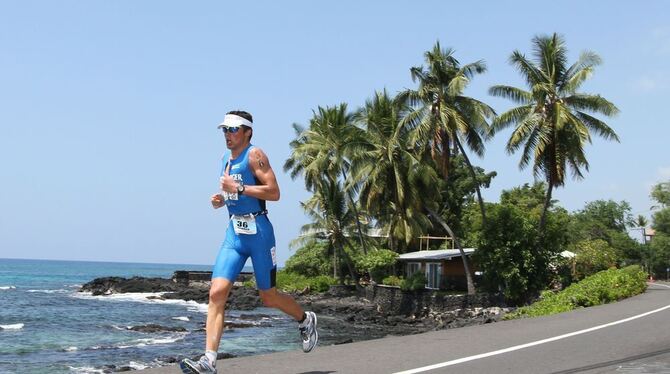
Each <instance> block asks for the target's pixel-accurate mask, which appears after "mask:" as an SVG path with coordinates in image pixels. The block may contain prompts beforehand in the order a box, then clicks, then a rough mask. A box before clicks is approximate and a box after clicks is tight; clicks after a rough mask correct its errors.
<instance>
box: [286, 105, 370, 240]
mask: <svg viewBox="0 0 670 374" xmlns="http://www.w3.org/2000/svg"><path fill="white" fill-rule="evenodd" d="M293 129H294V131H295V132H296V139H294V140H293V141H292V142H291V143H290V147H291V149H292V152H291V156H290V157H289V158H288V159H287V160H286V162H285V163H284V171H290V175H291V178H293V179H295V178H297V177H298V176H299V175H301V174H304V177H305V187H306V188H307V190H309V191H312V192H318V191H319V189H320V188H322V184H324V183H326V184H328V183H331V184H332V182H333V181H337V180H338V178H339V177H341V178H342V180H343V181H344V182H346V181H347V173H348V170H349V167H350V162H349V158H350V157H352V156H351V155H354V154H355V153H356V150H357V149H358V148H360V144H361V140H360V139H362V137H363V132H362V130H361V129H359V128H357V127H356V126H355V125H354V124H353V114H352V113H349V112H348V111H347V105H346V104H344V103H343V104H340V105H339V106H337V107H327V108H322V107H319V108H318V111H317V112H315V113H314V116H313V117H312V119H311V120H310V126H309V128H308V129H304V128H303V127H301V126H300V125H298V124H294V125H293ZM347 197H348V199H349V204H350V206H351V209H352V210H353V212H354V214H355V215H356V217H358V219H357V220H356V226H357V231H358V237H359V242H360V245H361V247H362V249H363V252H364V253H367V244H366V241H365V239H364V237H363V230H362V228H361V224H360V217H359V214H358V209H357V207H356V203H355V201H354V199H353V196H352V194H351V191H348V192H347Z"/></svg>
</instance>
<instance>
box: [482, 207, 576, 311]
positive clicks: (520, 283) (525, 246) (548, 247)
mask: <svg viewBox="0 0 670 374" xmlns="http://www.w3.org/2000/svg"><path fill="white" fill-rule="evenodd" d="M488 208H489V209H488V212H489V220H488V223H487V225H486V226H485V227H484V230H483V233H482V236H481V241H480V244H479V246H478V248H477V251H476V252H475V255H474V256H475V257H474V258H475V260H476V261H477V263H478V264H479V267H480V269H481V270H482V272H483V275H482V277H483V279H482V280H483V286H484V288H485V289H486V290H488V291H491V292H497V291H502V292H503V294H504V295H505V298H506V299H507V301H508V302H510V303H513V304H522V303H524V302H527V301H529V300H530V299H532V298H534V297H535V296H537V295H538V294H539V292H540V291H542V290H543V289H545V288H546V287H548V285H549V282H550V280H551V279H552V277H553V274H552V271H551V270H550V264H551V263H553V262H554V261H555V260H556V259H557V258H558V254H559V253H560V252H561V251H562V250H563V249H564V248H565V244H566V242H567V233H566V231H565V230H564V227H565V225H566V221H567V214H566V213H565V212H562V211H561V212H557V213H549V214H548V215H547V224H546V227H545V233H544V235H542V236H540V235H539V231H538V226H537V225H538V221H539V218H540V212H537V213H535V214H531V213H528V212H527V211H524V210H523V209H522V208H520V207H517V206H514V205H510V204H492V205H490V206H489V207H488Z"/></svg>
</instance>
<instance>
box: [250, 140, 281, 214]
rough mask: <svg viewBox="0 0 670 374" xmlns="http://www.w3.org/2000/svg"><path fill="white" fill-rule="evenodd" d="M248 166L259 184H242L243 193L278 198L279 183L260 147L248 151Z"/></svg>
mask: <svg viewBox="0 0 670 374" xmlns="http://www.w3.org/2000/svg"><path fill="white" fill-rule="evenodd" d="M249 166H250V167H251V171H252V172H253V173H254V176H256V179H257V180H258V182H259V184H257V185H255V186H247V185H245V186H244V195H247V196H251V197H255V198H257V199H261V200H268V201H277V200H279V184H277V177H276V176H275V172H274V170H272V167H271V166H270V161H269V160H268V156H267V155H266V154H265V152H263V150H262V149H260V148H258V147H254V148H253V149H252V150H251V151H250V153H249Z"/></svg>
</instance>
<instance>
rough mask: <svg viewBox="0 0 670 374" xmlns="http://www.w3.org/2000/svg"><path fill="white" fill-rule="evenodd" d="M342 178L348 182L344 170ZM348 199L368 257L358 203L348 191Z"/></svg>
mask: <svg viewBox="0 0 670 374" xmlns="http://www.w3.org/2000/svg"><path fill="white" fill-rule="evenodd" d="M342 178H344V181H345V182H346V180H347V174H346V173H345V172H344V169H342ZM347 197H348V198H349V202H350V203H351V209H353V211H354V217H356V227H357V228H358V241H359V242H360V243H361V248H362V249H363V254H364V255H367V254H368V248H367V245H366V244H365V241H364V240H363V230H362V229H361V221H360V220H359V219H358V208H356V203H355V202H354V199H353V198H352V197H351V193H350V192H349V191H347Z"/></svg>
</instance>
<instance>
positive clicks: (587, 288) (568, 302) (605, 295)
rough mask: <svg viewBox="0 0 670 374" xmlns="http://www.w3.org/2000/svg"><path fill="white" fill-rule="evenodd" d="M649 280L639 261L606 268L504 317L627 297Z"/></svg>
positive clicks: (574, 307) (642, 290)
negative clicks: (634, 263)
mask: <svg viewBox="0 0 670 374" xmlns="http://www.w3.org/2000/svg"><path fill="white" fill-rule="evenodd" d="M646 280H647V273H646V272H645V271H643V270H642V268H641V267H640V266H639V265H632V266H629V267H626V268H623V269H608V270H603V271H600V272H598V273H596V274H593V275H591V276H589V277H587V278H584V279H583V280H582V281H580V282H578V283H574V284H572V285H571V286H569V287H567V288H566V289H564V290H562V291H560V292H552V291H545V292H544V293H543V294H542V297H541V299H540V300H539V301H537V302H535V303H533V304H531V305H529V306H526V307H522V308H519V309H517V310H516V311H514V312H513V313H510V314H507V315H505V318H506V319H514V318H520V317H538V316H545V315H551V314H556V313H562V312H567V311H570V310H573V309H577V308H583V307H589V306H595V305H600V304H606V303H610V302H613V301H617V300H621V299H625V298H627V297H631V296H635V295H637V294H640V293H642V292H644V290H646V289H647V283H646Z"/></svg>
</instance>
